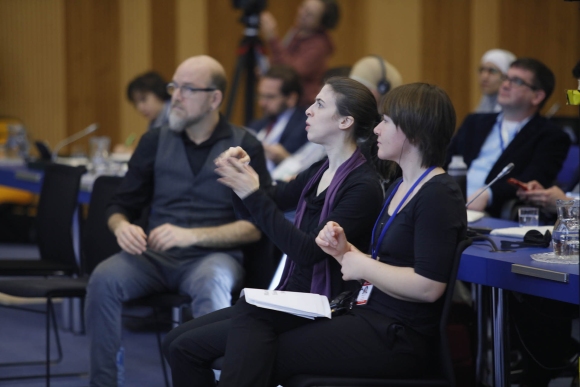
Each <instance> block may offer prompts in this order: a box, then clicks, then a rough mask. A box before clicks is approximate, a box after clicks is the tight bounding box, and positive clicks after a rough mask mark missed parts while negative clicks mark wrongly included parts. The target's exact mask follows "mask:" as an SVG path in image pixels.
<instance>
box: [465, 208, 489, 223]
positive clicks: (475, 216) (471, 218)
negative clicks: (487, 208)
mask: <svg viewBox="0 0 580 387" xmlns="http://www.w3.org/2000/svg"><path fill="white" fill-rule="evenodd" d="M484 215H485V213H484V212H481V211H473V210H467V222H468V223H471V222H475V221H476V220H479V219H481V218H483V216H484Z"/></svg>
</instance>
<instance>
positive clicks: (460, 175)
mask: <svg viewBox="0 0 580 387" xmlns="http://www.w3.org/2000/svg"><path fill="white" fill-rule="evenodd" d="M447 173H448V174H449V176H451V177H452V178H453V180H455V181H456V182H457V184H458V185H459V188H461V193H463V199H465V200H467V164H465V161H463V156H461V155H455V156H453V157H451V162H450V163H449V165H448V166H447Z"/></svg>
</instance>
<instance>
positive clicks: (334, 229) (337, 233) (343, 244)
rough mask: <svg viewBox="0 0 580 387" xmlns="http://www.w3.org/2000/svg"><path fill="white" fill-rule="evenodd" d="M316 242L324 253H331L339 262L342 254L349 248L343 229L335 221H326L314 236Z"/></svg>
mask: <svg viewBox="0 0 580 387" xmlns="http://www.w3.org/2000/svg"><path fill="white" fill-rule="evenodd" d="M316 244H317V245H318V246H319V247H320V248H321V249H322V251H324V252H325V253H326V254H329V255H332V256H333V257H334V258H335V259H336V260H337V261H338V262H339V263H341V261H342V256H343V255H344V254H345V253H346V252H347V251H349V250H350V243H349V242H348V241H347V240H346V235H345V233H344V229H343V228H342V227H340V225H339V224H338V223H336V222H328V223H326V225H325V226H324V227H323V228H322V230H320V232H319V233H318V236H317V237H316Z"/></svg>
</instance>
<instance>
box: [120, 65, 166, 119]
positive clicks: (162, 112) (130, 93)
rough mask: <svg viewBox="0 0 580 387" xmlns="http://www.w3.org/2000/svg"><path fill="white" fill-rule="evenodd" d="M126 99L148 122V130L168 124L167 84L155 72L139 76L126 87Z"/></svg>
mask: <svg viewBox="0 0 580 387" xmlns="http://www.w3.org/2000/svg"><path fill="white" fill-rule="evenodd" d="M127 99H128V100H129V101H130V102H131V103H132V104H133V106H135V109H137V111H138V112H139V113H140V114H141V115H142V116H143V117H145V118H147V119H148V120H149V127H148V130H151V129H155V128H161V127H162V126H163V125H166V124H168V123H169V112H170V110H171V96H170V95H169V93H168V92H167V82H165V80H164V79H163V78H162V77H161V75H159V74H158V73H156V72H155V71H150V72H148V73H145V74H143V75H139V76H138V77H136V78H135V79H133V80H132V81H131V82H130V83H129V85H128V86H127Z"/></svg>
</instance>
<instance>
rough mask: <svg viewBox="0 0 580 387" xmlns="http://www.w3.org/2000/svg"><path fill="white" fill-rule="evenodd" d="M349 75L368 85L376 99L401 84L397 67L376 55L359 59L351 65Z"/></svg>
mask: <svg viewBox="0 0 580 387" xmlns="http://www.w3.org/2000/svg"><path fill="white" fill-rule="evenodd" d="M349 77H350V78H351V79H354V80H355V81H359V82H360V83H362V84H363V85H365V86H366V87H368V88H369V90H370V91H371V93H373V95H374V96H375V98H376V100H377V101H378V100H379V98H380V97H381V96H382V95H385V94H387V93H388V92H389V90H391V89H394V88H395V87H397V86H401V85H402V84H403V78H402V77H401V74H400V73H399V71H398V70H397V68H396V67H395V66H393V65H392V64H390V63H389V62H387V61H386V60H385V59H383V58H382V57H380V56H378V55H368V56H365V57H363V58H361V59H359V60H358V61H357V62H356V63H355V64H354V66H352V70H351V71H350V75H349Z"/></svg>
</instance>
